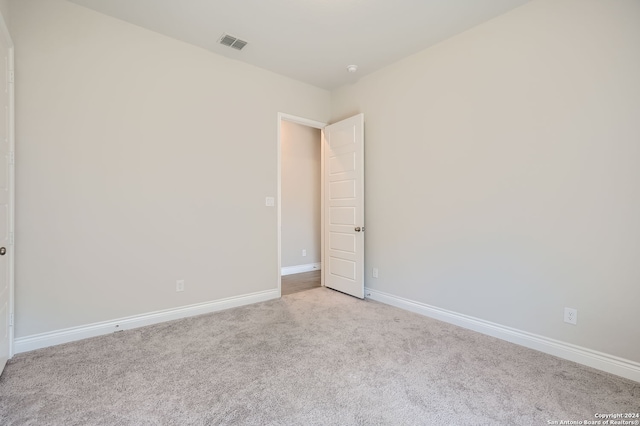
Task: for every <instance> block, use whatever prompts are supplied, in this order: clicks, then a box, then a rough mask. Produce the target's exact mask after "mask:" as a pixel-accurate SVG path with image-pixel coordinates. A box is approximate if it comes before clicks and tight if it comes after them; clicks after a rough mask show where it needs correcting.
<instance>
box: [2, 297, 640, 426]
mask: <svg viewBox="0 0 640 426" xmlns="http://www.w3.org/2000/svg"><path fill="white" fill-rule="evenodd" d="M639 411H640V383H636V382H632V381H629V380H625V379H622V378H619V377H616V376H612V375H609V374H606V373H603V372H600V371H596V370H593V369H590V368H587V367H583V366H580V365H577V364H575V363H572V362H569V361H564V360H561V359H558V358H555V357H552V356H549V355H545V354H542V353H539V352H536V351H533V350H529V349H526V348H523V347H519V346H516V345H513V344H510V343H506V342H503V341H500V340H497V339H494V338H491V337H487V336H484V335H481V334H477V333H474V332H471V331H467V330H464V329H461V328H458V327H455V326H452V325H448V324H445V323H441V322H438V321H435V320H431V319H429V318H425V317H422V316H419V315H416V314H412V313H409V312H405V311H402V310H399V309H397V308H393V307H390V306H386V305H383V304H380V303H376V302H371V301H360V300H357V299H354V298H351V297H349V296H345V295H343V294H340V293H337V292H333V291H331V290H327V289H324V288H320V289H315V290H310V291H306V292H302V293H296V294H292V295H289V296H285V297H283V298H282V299H280V300H274V301H269V302H265V303H260V304H256V305H251V306H246V307H241V308H236V309H231V310H228V311H224V312H218V313H214V314H210V315H204V316H200V317H195V318H189V319H184V320H179V321H173V322H170V323H165V324H159V325H155V326H151V327H146V328H142V329H137V330H131V331H124V332H119V333H115V334H112V335H109V336H103V337H97V338H94V339H89V340H85V341H81V342H75V343H71V344H66V345H62V346H58V347H53V348H47V349H42V350H39V351H34V352H31V353H27V354H21V355H18V356H16V357H15V358H14V359H13V360H12V361H10V363H9V364H8V365H7V368H6V370H5V372H4V373H3V375H2V376H1V377H0V424H2V425H66V426H70V425H213V424H248V425H328V424H330V425H351V424H362V425H364V424H379V425H418V424H425V425H432V424H434V425H435V424H437V425H485V424H486V425H547V424H548V423H547V421H549V420H551V421H552V420H558V421H560V420H595V418H594V414H595V413H623V412H639Z"/></svg>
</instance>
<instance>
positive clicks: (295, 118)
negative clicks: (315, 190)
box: [276, 112, 327, 297]
mask: <svg viewBox="0 0 640 426" xmlns="http://www.w3.org/2000/svg"><path fill="white" fill-rule="evenodd" d="M282 120H286V121H290V122H293V123H298V124H302V125H303V126H308V127H313V128H314V129H320V174H321V176H320V212H321V213H320V214H321V217H320V263H322V262H324V131H323V129H324V128H325V127H326V126H327V124H326V123H323V122H321V121H315V120H310V119H308V118H304V117H298V116H295V115H291V114H285V113H283V112H279V113H278V127H277V129H278V132H277V135H276V136H277V140H276V151H277V153H276V158H277V160H276V167H277V174H278V179H277V189H276V199H277V202H276V207H277V210H278V211H277V213H276V216H277V217H278V219H277V224H276V231H277V232H276V234H277V236H278V282H277V285H278V297H280V296H281V295H282V276H283V275H286V274H284V273H283V272H282V270H283V269H284V268H282V200H281V199H282V152H281V151H282V140H281V137H282ZM303 272H305V271H303ZM320 285H323V286H324V272H321V274H320Z"/></svg>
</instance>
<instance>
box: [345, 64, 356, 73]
mask: <svg viewBox="0 0 640 426" xmlns="http://www.w3.org/2000/svg"><path fill="white" fill-rule="evenodd" d="M347 71H349V72H356V71H358V66H357V65H348V66H347Z"/></svg>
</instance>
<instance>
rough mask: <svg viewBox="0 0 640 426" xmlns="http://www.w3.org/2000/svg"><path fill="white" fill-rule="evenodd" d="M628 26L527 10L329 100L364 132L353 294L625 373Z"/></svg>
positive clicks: (566, 10) (633, 350)
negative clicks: (603, 361) (439, 314)
mask: <svg viewBox="0 0 640 426" xmlns="http://www.w3.org/2000/svg"><path fill="white" fill-rule="evenodd" d="M639 22H640V2H638V1H636V0H616V1H599V0H564V1H556V0H537V1H533V2H531V3H529V4H527V5H525V6H522V7H520V8H518V9H516V10H514V11H512V12H510V13H507V14H505V15H503V16H501V17H498V18H497V19H494V20H492V21H489V22H488V23H485V24H483V25H481V26H478V27H476V28H474V29H472V30H470V31H467V32H465V33H463V34H461V35H459V36H457V37H454V38H452V39H449V40H448V41H445V42H443V43H441V44H439V45H437V46H435V47H433V48H431V49H428V50H425V51H423V52H421V53H419V54H417V55H414V56H412V57H409V58H406V59H404V60H402V61H400V62H398V63H396V64H394V65H392V66H390V67H388V68H385V69H384V70H381V71H379V72H377V73H375V74H372V75H369V76H367V77H365V78H362V79H361V80H360V81H359V82H358V83H356V84H355V85H352V86H348V87H344V88H341V89H339V90H337V91H334V92H333V93H332V121H335V120H338V119H340V118H344V117H347V116H350V115H353V114H355V113H358V112H363V113H364V114H365V118H366V129H365V131H366V180H367V185H366V200H367V206H366V224H367V240H366V253H367V254H366V270H367V276H368V278H367V280H366V285H367V286H368V287H370V288H372V289H375V290H378V291H382V292H386V293H390V294H392V295H396V296H400V297H404V298H407V299H410V300H415V301H418V302H421V303H426V304H429V305H433V306H436V307H439V308H442V309H447V310H451V311H454V312H458V313H462V314H466V315H470V316H473V317H476V318H480V319H484V320H487V321H491V322H495V323H498V324H502V325H504V326H508V327H514V328H516V329H519V330H523V331H527V332H531V333H535V334H539V335H542V336H546V337H549V338H553V339H558V340H561V341H564V342H568V343H572V344H576V345H579V346H582V347H586V348H590V349H593V350H597V351H601V352H605V353H608V354H612V355H616V356H619V357H623V358H626V359H629V360H632V361H636V362H638V361H640V339H639V338H638V326H639V325H640V322H639V321H638V302H639V301H640V285H639V283H640V262H639V261H638V259H640V244H639V242H640V166H639V160H640V143H639V141H640V79H639V78H638V76H640V25H638V23H639ZM372 267H378V268H379V274H380V277H379V278H378V279H373V278H371V268H372ZM565 306H566V307H573V308H577V309H578V325H577V326H573V325H569V324H566V323H564V322H563V318H562V315H563V308H564V307H565Z"/></svg>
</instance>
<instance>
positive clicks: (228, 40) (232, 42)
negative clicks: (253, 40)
mask: <svg viewBox="0 0 640 426" xmlns="http://www.w3.org/2000/svg"><path fill="white" fill-rule="evenodd" d="M220 44H223V45H225V46H229V47H233V48H234V49H236V50H242V48H243V47H245V46H246V45H247V42H246V41H244V40H240V39H239V38H236V37H234V36H230V35H229V34H222V37H220Z"/></svg>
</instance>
